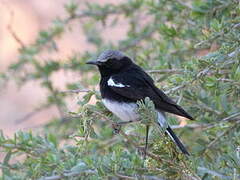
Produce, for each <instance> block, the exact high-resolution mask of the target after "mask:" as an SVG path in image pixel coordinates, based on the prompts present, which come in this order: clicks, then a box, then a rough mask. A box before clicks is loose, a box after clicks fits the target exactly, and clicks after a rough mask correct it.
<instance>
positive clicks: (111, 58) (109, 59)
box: [87, 50, 132, 76]
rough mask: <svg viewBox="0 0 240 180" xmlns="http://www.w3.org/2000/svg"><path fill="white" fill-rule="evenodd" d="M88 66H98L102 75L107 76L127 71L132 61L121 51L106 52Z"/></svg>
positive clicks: (89, 62)
mask: <svg viewBox="0 0 240 180" xmlns="http://www.w3.org/2000/svg"><path fill="white" fill-rule="evenodd" d="M87 64H92V65H96V66H98V68H99V71H100V73H101V75H102V76H107V75H112V74H115V73H118V72H121V71H123V70H125V69H126V68H128V67H129V66H130V65H131V64H132V60H131V59H130V58H129V57H128V56H126V55H125V54H124V53H123V52H121V51H117V50H106V51H103V52H102V53H101V54H100V55H99V56H98V57H97V59H96V60H93V61H88V62H87Z"/></svg>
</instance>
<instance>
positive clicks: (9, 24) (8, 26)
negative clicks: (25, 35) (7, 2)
mask: <svg viewBox="0 0 240 180" xmlns="http://www.w3.org/2000/svg"><path fill="white" fill-rule="evenodd" d="M9 11H10V22H9V23H8V25H7V29H8V31H9V33H10V34H11V35H12V37H13V39H14V40H15V41H16V42H17V43H18V44H19V45H20V46H21V48H22V49H24V48H25V47H26V46H25V44H24V43H23V42H22V40H21V39H20V38H19V37H18V35H17V34H16V33H15V32H14V31H13V29H12V22H13V17H14V12H13V11H12V10H9Z"/></svg>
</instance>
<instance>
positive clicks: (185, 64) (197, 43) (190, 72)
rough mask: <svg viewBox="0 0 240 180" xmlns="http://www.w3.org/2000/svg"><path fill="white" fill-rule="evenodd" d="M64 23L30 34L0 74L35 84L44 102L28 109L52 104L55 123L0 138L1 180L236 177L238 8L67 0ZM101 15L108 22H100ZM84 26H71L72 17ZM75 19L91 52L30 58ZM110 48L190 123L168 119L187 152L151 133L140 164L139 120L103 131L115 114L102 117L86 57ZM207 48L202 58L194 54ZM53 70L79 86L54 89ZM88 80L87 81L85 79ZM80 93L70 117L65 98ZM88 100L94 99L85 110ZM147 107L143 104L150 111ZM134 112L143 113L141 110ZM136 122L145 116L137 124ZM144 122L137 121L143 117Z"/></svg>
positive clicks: (225, 3) (204, 2) (198, 1)
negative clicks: (119, 32)
mask: <svg viewBox="0 0 240 180" xmlns="http://www.w3.org/2000/svg"><path fill="white" fill-rule="evenodd" d="M64 7H65V9H66V13H67V14H68V17H66V18H65V19H60V18H57V19H56V20H54V21H53V23H52V26H51V27H50V28H49V29H47V30H45V31H41V32H40V33H39V36H38V39H37V40H36V42H35V43H34V44H32V45H30V46H25V45H23V46H22V48H21V49H20V56H19V59H18V61H17V62H16V63H14V64H12V65H11V66H10V67H9V69H8V72H3V73H2V74H1V75H0V78H1V81H0V82H1V83H2V82H4V83H7V82H8V81H12V80H15V81H16V83H17V84H18V85H19V86H24V85H25V84H27V83H28V82H30V81H36V82H39V86H41V87H42V88H43V89H45V90H47V92H48V96H47V97H46V102H45V103H43V104H40V105H39V107H38V108H36V109H35V110H34V112H38V111H40V110H41V109H43V108H49V107H50V106H57V108H58V110H59V114H60V118H56V119H54V120H52V121H51V122H50V123H48V124H46V126H45V128H44V133H40V135H38V134H36V133H31V132H18V133H16V135H15V136H14V138H6V137H5V136H4V135H3V133H2V134H1V136H0V147H1V151H2V152H4V153H5V157H4V159H3V161H2V162H1V164H0V168H1V169H2V179H38V178H40V179H45V180H47V179H62V178H66V179H105V178H114V177H115V178H118V179H121V178H122V179H154V178H163V179H238V178H239V177H240V156H239V153H240V150H239V147H240V138H239V136H240V126H239V125H240V119H239V117H240V112H239V109H240V104H239V101H240V98H239V97H240V90H239V89H240V83H239V78H240V59H239V57H240V48H239V44H240V42H239V39H240V10H239V2H238V1H237V0H193V1H187V0H186V1H183V0H172V1H167V0H158V1H152V0H129V1H126V2H123V3H120V4H118V5H113V4H106V5H100V4H94V3H90V2H88V3H86V6H85V7H84V9H83V8H82V9H80V8H79V7H78V4H77V3H75V2H74V1H70V2H69V3H68V4H66V5H65V6H64ZM110 17H111V18H110ZM83 18H85V19H87V21H81V23H80V21H79V19H83ZM120 18H124V22H126V23H127V26H128V31H127V36H126V37H122V39H121V40H119V41H117V42H111V41H110V42H109V41H108V40H105V39H104V38H103V34H104V32H105V29H106V28H114V27H116V26H117V25H118V24H119V23H121V21H120V20H119V19H120ZM73 21H76V22H79V23H80V25H81V27H82V29H83V30H84V32H85V35H86V38H87V40H88V42H89V43H90V44H92V45H94V46H95V47H96V49H97V51H96V52H92V53H89V52H86V53H84V54H77V53H76V54H73V55H72V57H69V58H68V59H67V60H64V61H59V60H58V59H53V58H48V59H47V60H45V61H44V60H42V59H41V57H40V56H38V55H39V54H40V53H43V52H45V53H46V52H47V53H49V54H51V53H53V52H55V53H56V52H57V46H58V39H60V38H61V35H63V34H64V33H66V32H67V31H70V30H71V28H74V26H73V25H72V24H71V22H73ZM109 48H112V49H120V50H123V51H125V52H126V53H127V54H129V55H130V56H131V57H133V58H134V59H135V61H136V63H137V64H139V65H141V66H142V67H143V68H144V69H146V70H148V72H149V73H151V74H152V76H153V78H154V79H155V81H156V85H157V86H159V87H161V89H163V90H165V92H166V93H168V94H169V95H170V96H171V97H173V98H174V99H175V100H176V101H177V102H178V104H180V105H181V106H183V107H184V108H185V109H186V110H187V111H188V112H189V113H190V114H191V115H193V116H194V117H195V119H196V120H195V121H191V122H188V124H187V125H185V126H180V125H178V124H179V121H178V119H177V117H176V116H169V122H170V123H171V124H172V125H173V128H174V129H175V131H176V132H177V134H178V135H180V136H181V139H182V140H183V141H184V143H185V144H186V145H187V148H188V149H189V151H190V152H191V154H192V155H191V157H184V156H183V155H182V154H181V153H179V152H178V150H177V149H176V147H175V145H174V144H173V143H172V142H171V140H170V139H168V138H167V137H165V136H164V135H163V134H162V133H161V131H159V130H157V129H156V128H155V127H152V128H151V135H150V142H149V143H150V144H149V151H148V153H147V155H148V156H147V159H146V160H144V159H143V158H142V156H141V152H142V148H141V147H143V146H144V133H145V128H144V126H143V125H142V124H140V123H135V124H130V125H126V126H124V127H122V130H121V131H120V134H117V135H116V134H113V132H112V127H111V124H112V123H113V122H115V121H116V117H114V116H112V114H110V112H108V111H107V110H106V109H105V108H104V106H103V104H102V102H101V99H100V95H99V92H98V91H95V90H86V88H89V87H90V85H96V84H97V83H98V81H99V74H98V73H97V72H96V70H95V69H92V67H89V66H87V65H85V62H86V60H88V59H89V58H91V57H94V56H96V55H97V54H98V53H99V52H101V51H102V50H105V49H109ZM203 52H207V54H206V55H204V56H201V57H200V56H198V55H199V54H202V53H203ZM59 71H70V72H75V73H76V74H78V75H79V76H81V79H82V81H81V82H75V83H68V84H66V90H65V91H62V90H60V89H59V88H57V87H55V86H54V82H53V80H52V79H51V77H52V76H53V74H55V73H57V72H59ZM89 72H94V75H92V77H91V78H90V79H89V74H90V75H91V74H92V73H89ZM76 93H85V95H84V97H83V98H82V99H81V100H80V101H79V103H78V104H79V109H78V111H77V112H72V110H71V109H68V108H67V104H66V100H67V98H68V97H69V96H76ZM91 98H95V99H96V103H95V104H94V105H92V104H90V103H89V101H90V99H91ZM150 106H151V105H150ZM141 110H143V111H144V112H148V110H149V111H151V108H149V107H148V106H147V107H144V106H141ZM144 119H145V122H144V123H149V120H148V119H146V118H144ZM143 121H144V120H143Z"/></svg>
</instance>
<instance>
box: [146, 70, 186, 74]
mask: <svg viewBox="0 0 240 180" xmlns="http://www.w3.org/2000/svg"><path fill="white" fill-rule="evenodd" d="M183 71H184V70H182V69H159V70H147V72H148V73H156V74H166V73H171V74H182V73H183Z"/></svg>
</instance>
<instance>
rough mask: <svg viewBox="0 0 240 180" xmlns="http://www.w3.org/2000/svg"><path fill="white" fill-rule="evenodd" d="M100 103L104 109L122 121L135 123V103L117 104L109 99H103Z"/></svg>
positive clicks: (136, 116) (136, 118)
mask: <svg viewBox="0 0 240 180" xmlns="http://www.w3.org/2000/svg"><path fill="white" fill-rule="evenodd" d="M102 101H103V104H104V105H105V106H106V108H107V109H108V110H109V111H111V112H112V113H113V114H114V115H116V116H117V117H118V118H120V119H121V120H122V121H136V120H138V118H139V116H138V114H137V112H136V111H137V104H136V103H124V102H117V101H113V100H109V99H103V100H102Z"/></svg>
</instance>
